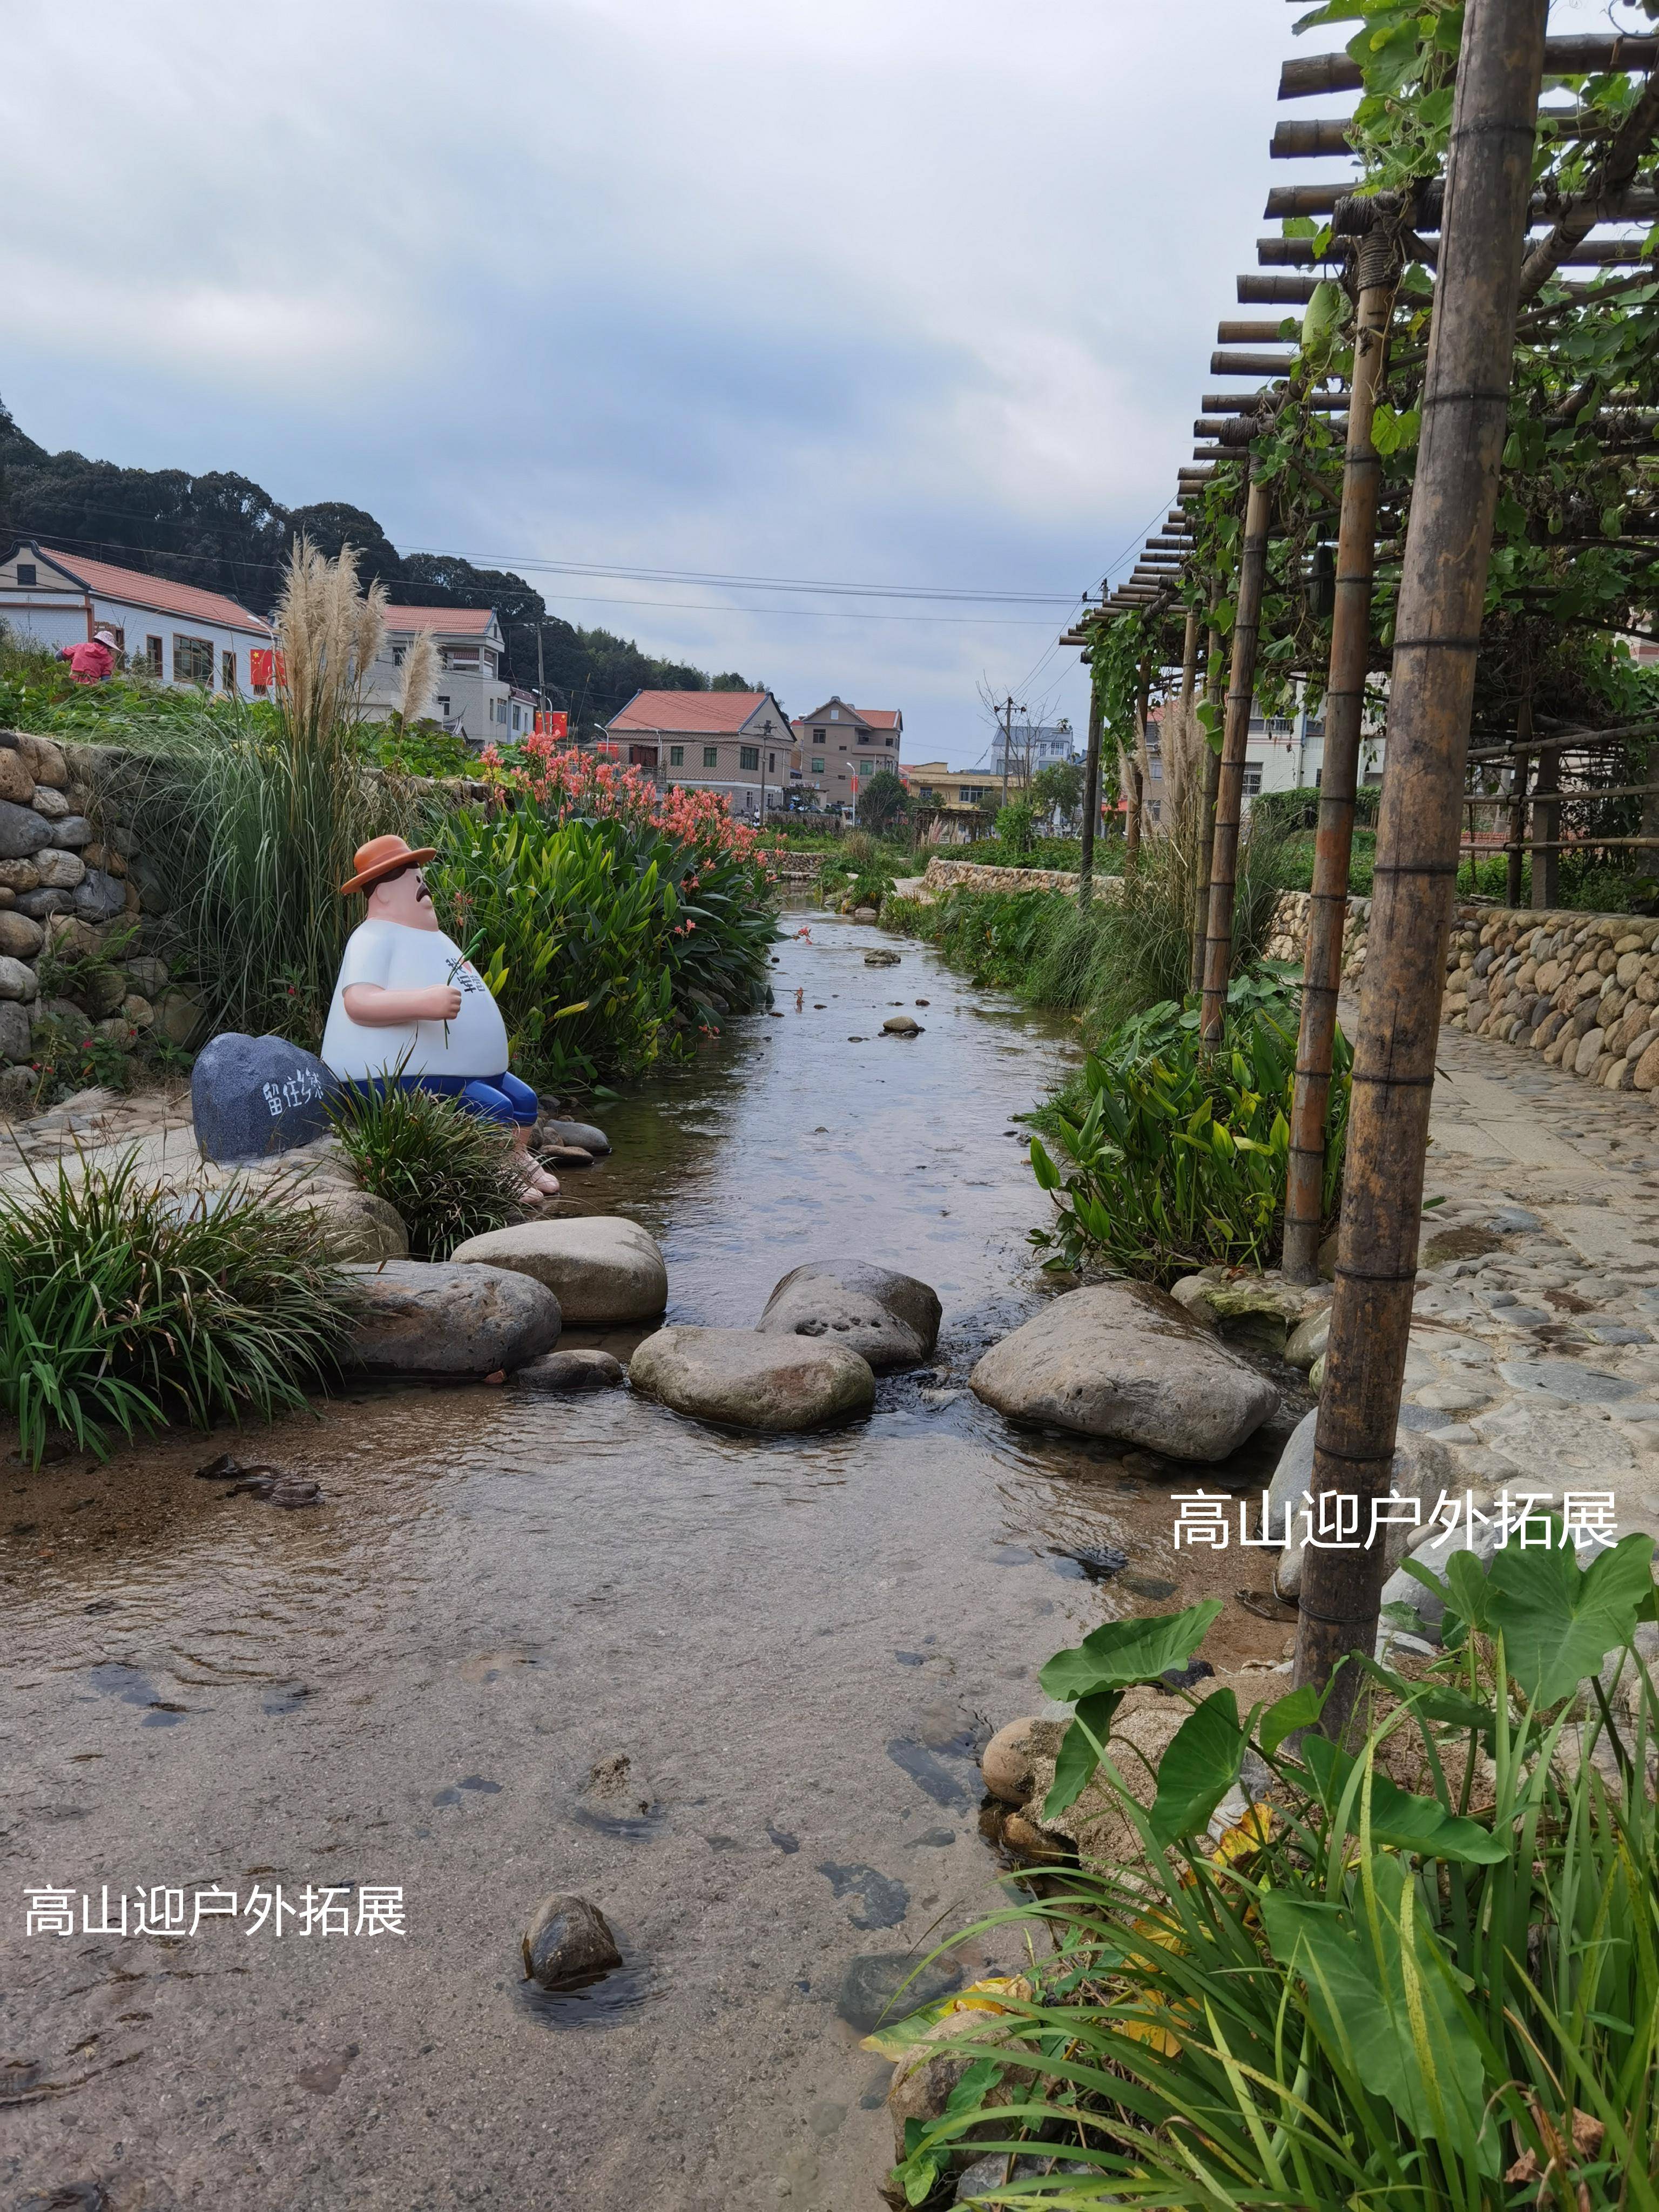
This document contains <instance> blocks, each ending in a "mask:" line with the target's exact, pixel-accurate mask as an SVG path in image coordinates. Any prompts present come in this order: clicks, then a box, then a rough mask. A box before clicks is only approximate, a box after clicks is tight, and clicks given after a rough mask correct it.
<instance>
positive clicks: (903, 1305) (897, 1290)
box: [756, 1260, 939, 1369]
mask: <svg viewBox="0 0 1659 2212" xmlns="http://www.w3.org/2000/svg"><path fill="white" fill-rule="evenodd" d="M756 1327H757V1329H758V1330H759V1332H760V1333H761V1334H762V1335H763V1336H803V1337H811V1338H817V1339H819V1340H823V1341H826V1342H828V1343H830V1344H839V1345H840V1346H842V1348H843V1349H844V1350H845V1351H848V1352H857V1353H858V1355H859V1357H860V1358H861V1359H867V1360H868V1361H869V1363H870V1364H871V1366H872V1367H874V1368H877V1369H882V1368H888V1367H914V1366H915V1365H917V1364H918V1363H919V1362H921V1360H924V1359H931V1358H932V1357H933V1346H935V1345H936V1344H937V1343H938V1342H939V1297H938V1294H937V1292H935V1291H933V1289H932V1288H931V1287H930V1286H929V1285H927V1283H922V1282H918V1281H917V1279H916V1278H915V1276H914V1275H901V1274H897V1273H895V1272H894V1271H893V1269H892V1268H890V1267H867V1266H866V1264H865V1263H864V1262H863V1261H860V1260H847V1261H838V1260H822V1261H820V1260H809V1261H807V1262H806V1264H805V1266H804V1267H795V1268H793V1269H792V1270H791V1271H790V1273H788V1274H787V1275H786V1276H785V1277H784V1278H783V1280H782V1281H781V1283H779V1284H778V1285H777V1286H776V1287H775V1290H774V1291H773V1292H772V1295H771V1297H769V1298H768V1300H767V1301H766V1306H765V1310H763V1313H762V1315H761V1317H760V1319H759V1321H758V1322H757V1323H756Z"/></svg>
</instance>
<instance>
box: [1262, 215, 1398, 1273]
mask: <svg viewBox="0 0 1659 2212" xmlns="http://www.w3.org/2000/svg"><path fill="white" fill-rule="evenodd" d="M1371 204H1372V206H1373V207H1375V206H1376V203H1375V202H1373V203H1371ZM1358 260H1359V268H1358V276H1359V304H1358V311H1357V313H1356V315H1355V319H1354V356H1353V379H1352V391H1351V393H1350V396H1349V400H1348V441H1347V447H1346V453H1345V455H1344V459H1343V463H1342V511H1341V520H1340V523H1339V525H1338V527H1337V541H1336V604H1335V606H1334V610H1333V612H1332V617H1331V660H1330V681H1329V686H1328V690H1327V691H1326V695H1325V759H1324V765H1323V768H1322V771H1321V775H1320V780H1319V829H1318V834H1317V836H1316V839H1315V842H1314V866H1313V890H1312V894H1311V896H1310V900H1309V904H1308V937H1307V945H1306V947H1305V949H1304V954H1303V962H1302V1027H1301V1035H1300V1036H1299V1037H1298V1038H1297V1049H1296V1088H1295V1091H1294V1093H1293V1094H1292V1098H1291V1147H1290V1159H1289V1165H1288V1171H1287V1174H1286V1177H1285V1274H1286V1275H1287V1276H1288V1277H1289V1278H1290V1279H1291V1282H1293V1283H1316V1282H1317V1281H1318V1279H1319V1238H1320V1231H1321V1230H1322V1227H1323V1225H1324V1190H1325V1116H1326V1113H1327V1110H1328V1107H1329V1103H1330V1095H1331V1051H1332V1047H1333V1045H1334V1041H1335V1036H1336V1002H1337V996H1338V994H1339V993H1340V990H1341V988H1342V938H1343V931H1344V928H1345V927H1346V922H1347V918H1348V872H1349V869H1350V867H1351V866H1352V861H1353V809H1354V790H1355V787H1356V785H1357V784H1358V780H1359V732H1360V725H1361V722H1362V720H1363V719H1364V708H1365V673H1366V671H1367V669H1368V668H1369V666H1370V650H1371V577H1372V572H1373V570H1374V568H1375V567H1376V501H1377V493H1378V490H1379V489H1380V488H1381V484H1382V475H1383V464H1382V461H1381V460H1380V459H1379V458H1378V456H1377V452H1376V447H1375V446H1373V445H1372V443H1371V422H1372V418H1373V416H1375V414H1376V401H1377V395H1378V393H1379V392H1380V391H1381V389H1382V383H1383V368H1384V365H1385V362H1386V360H1387V356H1388V347H1389V318H1390V317H1391V316H1392V314H1393V313H1394V294H1395V285H1396V284H1397V283H1399V281H1400V247H1399V244H1398V233H1397V231H1396V229H1395V224H1394V222H1392V221H1391V220H1386V219H1385V220H1380V221H1379V220H1377V218H1376V216H1373V218H1372V228H1370V230H1369V231H1367V232H1366V234H1365V235H1364V238H1363V240H1361V243H1360V247H1359V255H1358Z"/></svg>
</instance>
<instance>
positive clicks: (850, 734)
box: [789, 692, 904, 813]
mask: <svg viewBox="0 0 1659 2212" xmlns="http://www.w3.org/2000/svg"><path fill="white" fill-rule="evenodd" d="M790 727H791V732H792V736H793V746H792V750H791V758H790V770H789V781H790V784H791V787H793V789H794V790H796V791H799V792H804V793H807V794H809V799H808V803H809V804H810V805H814V806H816V807H819V808H824V809H829V810H836V809H840V810H842V811H846V812H848V813H851V812H853V811H854V810H855V809H856V807H857V805H858V796H859V791H860V787H861V786H862V785H863V784H864V783H866V781H868V780H869V778H870V777H871V776H872V775H875V774H876V772H877V770H878V769H884V768H886V769H892V771H893V773H894V775H900V774H901V773H902V771H901V769H900V767H899V754H900V751H901V750H902V742H903V738H904V717H903V715H902V714H901V713H900V712H899V710H898V708H896V707H849V706H848V703H847V702H846V701H845V700H844V699H843V698H842V697H841V696H840V695H839V694H838V693H833V692H832V693H831V695H830V696H829V698H828V699H826V700H825V701H824V702H823V706H821V707H820V708H818V710H817V713H816V714H798V715H797V716H796V718H795V720H794V721H793V723H792V724H791V726H790Z"/></svg>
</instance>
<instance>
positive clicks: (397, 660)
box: [392, 645, 409, 668]
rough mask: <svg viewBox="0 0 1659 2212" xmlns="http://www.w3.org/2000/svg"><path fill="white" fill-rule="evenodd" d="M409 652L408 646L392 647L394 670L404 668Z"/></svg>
mask: <svg viewBox="0 0 1659 2212" xmlns="http://www.w3.org/2000/svg"><path fill="white" fill-rule="evenodd" d="M408 651H409V647H407V646H406V645H394V646H393V647H392V666H393V667H394V668H401V667H402V666H403V665H404V653H407V652H408Z"/></svg>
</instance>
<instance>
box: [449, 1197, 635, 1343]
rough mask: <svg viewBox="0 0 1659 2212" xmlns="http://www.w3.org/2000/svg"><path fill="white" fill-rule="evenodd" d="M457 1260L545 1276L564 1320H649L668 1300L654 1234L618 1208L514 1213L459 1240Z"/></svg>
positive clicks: (591, 1323)
mask: <svg viewBox="0 0 1659 2212" xmlns="http://www.w3.org/2000/svg"><path fill="white" fill-rule="evenodd" d="M450 1256H451V1258H452V1259H453V1260H454V1261H457V1262H458V1263H459V1265H460V1266H462V1267H475V1266H478V1265H483V1266H485V1267H509V1268H511V1269H513V1272H514V1273H518V1274H521V1275H528V1276H530V1277H532V1279H534V1280H535V1281H536V1282H538V1283H543V1284H545V1285H546V1286H547V1288H548V1289H549V1290H550V1291H552V1293H553V1295H554V1297H556V1298H557V1300H558V1302H559V1310H560V1311H561V1313H562V1315H563V1316H564V1322H565V1326H566V1328H614V1327H616V1326H617V1325H618V1324H619V1323H621V1322H630V1321H648V1320H649V1319H650V1318H651V1316H653V1314H659V1313H660V1312H661V1311H662V1310H663V1308H664V1307H665V1305H666V1304H668V1269H667V1267H666V1265H665V1262H664V1260H663V1256H662V1250H661V1248H660V1246H659V1244H658V1243H657V1241H656V1239H655V1237H651V1236H649V1235H647V1232H646V1231H644V1230H643V1229H641V1227H640V1225H639V1224H638V1222H637V1221H629V1220H627V1219H626V1218H624V1217H623V1215H621V1214H619V1213H596V1214H587V1215H574V1216H571V1217H569V1218H566V1219H564V1220H561V1221H520V1222H517V1223H515V1224H514V1225H513V1227H512V1228H510V1229H492V1230H489V1231H487V1233H486V1234H485V1235H483V1236H482V1237H468V1238H467V1239H466V1241H465V1243H461V1244H458V1245H457V1246H456V1247H455V1249H454V1251H453V1253H452V1254H451V1255H450Z"/></svg>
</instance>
